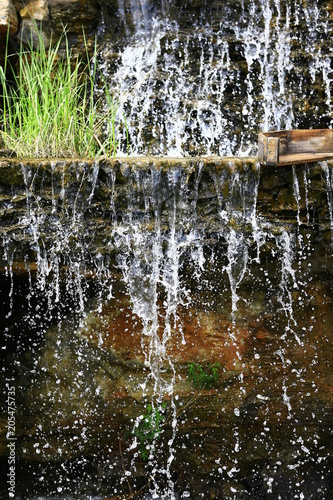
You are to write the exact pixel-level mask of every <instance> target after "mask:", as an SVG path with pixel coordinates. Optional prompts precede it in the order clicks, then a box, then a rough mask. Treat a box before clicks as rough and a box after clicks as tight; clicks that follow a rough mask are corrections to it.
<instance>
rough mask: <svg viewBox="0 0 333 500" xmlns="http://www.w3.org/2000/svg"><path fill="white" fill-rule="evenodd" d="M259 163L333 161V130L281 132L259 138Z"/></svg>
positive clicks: (275, 164)
mask: <svg viewBox="0 0 333 500" xmlns="http://www.w3.org/2000/svg"><path fill="white" fill-rule="evenodd" d="M258 157H259V161H261V162H262V163H265V164H266V165H271V166H277V165H294V164H298V163H309V162H315V161H322V160H328V159H333V130H331V129H313V130H279V131H276V132H261V133H260V134H259V136H258Z"/></svg>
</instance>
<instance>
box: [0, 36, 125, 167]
mask: <svg viewBox="0 0 333 500" xmlns="http://www.w3.org/2000/svg"><path fill="white" fill-rule="evenodd" d="M63 40H64V41H65V48H66V49H65V51H62V50H60V44H61V43H62V41H63ZM86 47H87V44H86ZM86 52H87V61H83V60H80V59H78V58H76V60H74V61H73V57H72V53H71V50H70V48H69V46H68V41H67V37H66V33H65V32H64V34H63V36H62V38H60V40H59V41H58V42H57V43H53V42H52V40H51V43H50V46H49V48H48V49H46V47H45V45H44V42H43V38H42V36H41V35H40V36H39V40H38V48H35V47H34V45H33V43H32V41H31V43H30V44H28V45H27V46H23V44H22V43H21V45H20V49H19V52H18V65H15V67H14V65H13V66H11V68H10V69H11V73H12V75H13V77H12V81H11V82H10V81H8V79H7V77H6V74H7V70H8V69H9V68H8V67H7V65H11V63H10V60H9V58H7V57H6V65H5V67H4V68H2V67H0V84H1V86H2V89H3V92H2V106H1V105H0V107H2V109H0V120H1V122H2V123H1V128H2V130H1V131H0V136H2V139H3V143H4V145H5V148H7V149H11V150H13V151H15V152H16V154H17V155H18V156H19V157H36V158H55V157H90V158H94V157H96V156H101V155H103V156H108V157H110V156H114V155H115V154H116V152H117V149H118V141H117V136H116V124H117V122H116V114H117V100H116V99H114V98H113V96H112V95H111V93H110V92H109V89H108V87H107V85H106V82H105V80H104V79H103V76H102V75H101V74H100V72H99V71H98V64H97V49H96V44H95V48H94V54H93V56H92V57H89V56H88V51H86ZM8 73H9V72H8ZM97 80H99V82H100V83H101V82H102V87H103V92H102V93H103V96H102V97H103V103H102V102H100V101H99V100H97V99H96V97H95V95H94V89H95V86H96V84H97ZM125 126H126V124H125Z"/></svg>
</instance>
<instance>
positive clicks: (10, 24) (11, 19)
mask: <svg viewBox="0 0 333 500" xmlns="http://www.w3.org/2000/svg"><path fill="white" fill-rule="evenodd" d="M17 29H18V18H17V13H16V9H15V7H14V5H13V3H12V1H11V0H1V1H0V40H1V43H3V42H4V41H5V40H6V36H7V31H8V30H9V33H10V34H11V35H13V34H15V33H16V32H17ZM3 48H4V47H3Z"/></svg>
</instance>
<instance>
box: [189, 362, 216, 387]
mask: <svg viewBox="0 0 333 500" xmlns="http://www.w3.org/2000/svg"><path fill="white" fill-rule="evenodd" d="M220 367H221V365H220V363H214V364H208V365H206V366H202V365H200V364H199V363H192V362H190V363H189V364H188V377H189V379H190V380H191V382H192V383H193V386H194V387H195V388H196V389H211V388H212V387H214V386H215V385H216V383H217V381H218V378H219V373H218V372H219V369H220Z"/></svg>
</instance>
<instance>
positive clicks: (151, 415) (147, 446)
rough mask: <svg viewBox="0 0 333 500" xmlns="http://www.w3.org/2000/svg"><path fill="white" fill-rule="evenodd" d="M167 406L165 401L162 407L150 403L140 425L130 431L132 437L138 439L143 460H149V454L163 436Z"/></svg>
mask: <svg viewBox="0 0 333 500" xmlns="http://www.w3.org/2000/svg"><path fill="white" fill-rule="evenodd" d="M166 406H167V404H166V403H163V404H162V406H161V408H158V407H153V406H152V405H148V406H147V408H146V411H145V413H144V414H143V415H142V416H141V419H140V421H139V423H138V425H136V426H135V427H134V429H133V430H132V431H131V433H130V436H131V437H135V438H136V439H137V442H138V451H139V454H140V456H141V458H142V459H143V460H147V459H148V457H149V455H150V454H151V453H154V450H155V446H156V443H157V442H158V441H159V439H160V437H161V434H162V427H163V424H164V422H165V418H166V417H165V414H164V411H165V409H166Z"/></svg>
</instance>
